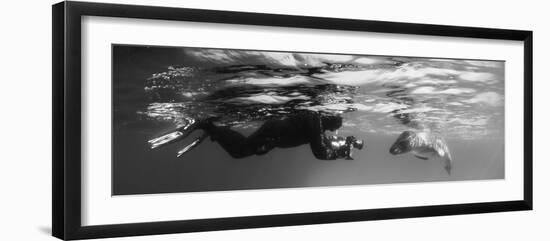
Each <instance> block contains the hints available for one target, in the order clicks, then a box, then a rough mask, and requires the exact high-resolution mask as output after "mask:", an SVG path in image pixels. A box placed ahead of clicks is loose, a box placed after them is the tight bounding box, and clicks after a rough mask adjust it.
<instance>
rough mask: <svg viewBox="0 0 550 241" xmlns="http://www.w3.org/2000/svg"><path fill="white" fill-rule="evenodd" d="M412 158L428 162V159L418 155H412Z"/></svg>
mask: <svg viewBox="0 0 550 241" xmlns="http://www.w3.org/2000/svg"><path fill="white" fill-rule="evenodd" d="M414 156H415V157H416V158H418V159H422V160H428V158H427V157H425V156H419V155H414Z"/></svg>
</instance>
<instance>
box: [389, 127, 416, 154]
mask: <svg viewBox="0 0 550 241" xmlns="http://www.w3.org/2000/svg"><path fill="white" fill-rule="evenodd" d="M415 135H416V134H415V133H414V132H412V131H404V132H403V133H401V135H399V137H398V138H397V140H396V141H395V142H394V143H393V145H392V146H391V147H390V153H391V154H393V155H398V154H403V153H407V152H409V151H411V150H412V146H411V140H412V139H413V138H414V137H415Z"/></svg>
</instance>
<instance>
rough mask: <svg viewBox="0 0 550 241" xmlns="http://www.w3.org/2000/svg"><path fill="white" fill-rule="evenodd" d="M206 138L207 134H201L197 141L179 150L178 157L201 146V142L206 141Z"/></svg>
mask: <svg viewBox="0 0 550 241" xmlns="http://www.w3.org/2000/svg"><path fill="white" fill-rule="evenodd" d="M207 137H208V134H206V133H203V134H202V135H201V136H199V137H198V138H197V139H195V140H194V141H193V142H191V144H189V145H187V146H185V147H184V148H183V149H181V150H180V151H178V155H177V156H178V157H180V156H182V155H183V154H185V153H187V152H189V151H191V150H193V148H195V147H197V146H198V145H199V144H201V142H202V141H204V139H206V138H207Z"/></svg>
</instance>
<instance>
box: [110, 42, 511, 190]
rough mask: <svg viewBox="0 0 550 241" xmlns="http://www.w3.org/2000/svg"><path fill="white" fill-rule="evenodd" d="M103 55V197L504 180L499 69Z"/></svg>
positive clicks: (482, 62)
mask: <svg viewBox="0 0 550 241" xmlns="http://www.w3.org/2000/svg"><path fill="white" fill-rule="evenodd" d="M111 51H112V103H113V108H112V110H113V111H112V167H113V168H112V194H113V195H129V194H155V193H182V192H206V191H233V190H257V189H275V188H311V187H331V186H347V185H380V184H395V183H421V182H450V181H468V180H493V179H504V178H505V175H504V173H505V165H504V163H505V162H504V156H505V153H504V142H505V140H504V132H505V131H504V125H505V123H504V119H505V118H504V114H505V113H504V111H505V103H504V94H505V85H504V83H505V81H504V78H505V67H506V62H505V61H503V60H498V59H459V58H457V59H454V58H433V57H430V56H389V55H388V56H383V55H365V54H350V53H310V52H290V51H289V52H284V51H270V50H247V49H223V48H201V47H185V46H181V47H180V46H147V45H128V44H123V43H121V44H118V43H115V44H112V46H111Z"/></svg>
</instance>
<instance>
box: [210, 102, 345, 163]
mask: <svg viewBox="0 0 550 241" xmlns="http://www.w3.org/2000/svg"><path fill="white" fill-rule="evenodd" d="M325 117H326V116H322V115H321V114H319V113H316V112H308V111H304V112H300V113H297V114H295V115H292V116H289V117H286V118H284V119H275V120H268V121H266V122H265V123H264V124H263V125H262V126H261V127H260V128H259V129H258V130H257V131H256V132H254V133H253V134H252V135H250V136H248V137H246V136H244V135H242V134H241V133H239V132H237V131H234V130H231V129H230V128H229V127H218V126H216V125H214V124H212V123H211V122H205V123H203V124H201V126H200V127H199V128H201V129H203V130H204V131H206V133H208V135H210V137H211V138H212V140H213V141H216V142H218V143H219V144H220V145H221V146H222V147H223V148H224V149H225V150H226V151H227V152H228V153H229V154H230V155H231V156H232V157H234V158H244V157H247V156H251V155H263V154H265V153H267V152H269V151H270V150H272V149H273V148H275V147H279V148H288V147H296V146H299V145H303V144H308V143H309V145H310V147H311V151H312V152H313V154H314V155H315V157H316V158H317V159H321V160H334V159H337V158H342V157H343V156H342V150H337V149H336V148H335V147H338V145H339V143H340V144H341V143H342V141H341V140H337V139H335V138H331V137H327V136H326V135H325V130H327V129H331V130H335V129H337V128H339V127H340V126H341V123H342V121H341V117H335V116H331V117H330V118H332V121H331V122H332V124H331V126H330V127H329V124H328V122H329V121H327V118H325ZM335 118H336V120H337V121H336V122H337V124H334V119H335ZM340 149H342V148H340Z"/></svg>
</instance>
